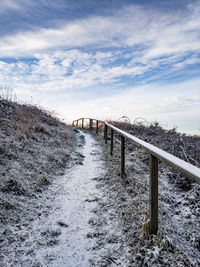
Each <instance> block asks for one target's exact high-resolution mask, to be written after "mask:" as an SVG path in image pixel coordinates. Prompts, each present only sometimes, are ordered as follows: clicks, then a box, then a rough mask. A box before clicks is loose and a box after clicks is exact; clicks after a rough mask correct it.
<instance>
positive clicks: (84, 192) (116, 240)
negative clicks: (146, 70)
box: [0, 98, 200, 267]
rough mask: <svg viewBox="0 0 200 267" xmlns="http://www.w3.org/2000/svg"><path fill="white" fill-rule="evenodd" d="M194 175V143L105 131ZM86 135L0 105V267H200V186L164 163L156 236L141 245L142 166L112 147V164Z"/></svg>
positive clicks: (199, 147) (145, 173) (32, 109)
mask: <svg viewBox="0 0 200 267" xmlns="http://www.w3.org/2000/svg"><path fill="white" fill-rule="evenodd" d="M111 123H113V124H114V125H115V126H117V127H119V128H121V129H123V130H125V131H127V132H129V133H131V134H133V135H135V136H137V137H139V138H141V139H143V140H145V141H147V142H149V143H152V144H154V145H156V146H158V147H160V148H161V149H163V150H166V151H168V152H170V153H172V154H174V155H175V156H177V157H180V158H182V159H184V160H185V161H188V162H190V163H192V164H193V165H196V166H197V167H199V166H200V138H199V137H198V136H186V135H183V134H182V135H181V134H178V133H176V130H175V129H172V130H170V131H165V130H163V129H162V128H161V127H160V126H159V124H157V123H154V124H151V125H148V126H144V125H143V124H134V125H133V124H130V123H123V122H111ZM102 135H103V131H100V132H99V134H98V136H96V135H95V134H94V132H93V131H88V129H72V128H71V127H70V126H67V125H65V124H64V123H63V122H61V121H59V120H58V119H57V118H56V117H55V116H53V115H52V114H50V113H49V112H48V111H46V110H43V109H41V108H38V107H36V106H32V105H25V104H18V103H16V102H12V101H8V100H5V99H3V98H0V178H1V180H0V206H1V209H0V266H1V267H4V266H25V267H29V266H32V267H36V266H38V267H39V266H61V267H62V266H194V267H196V266H199V265H200V261H199V258H200V235H199V230H200V221H199V217H200V216H199V215H200V187H199V185H196V184H193V183H191V182H189V181H188V180H187V178H186V177H183V176H181V175H180V174H179V173H176V172H174V171H173V170H172V169H170V168H168V167H166V166H165V165H164V164H161V166H160V173H159V232H158V234H157V235H153V236H149V235H148V229H147V221H148V198H149V193H148V190H149V189H148V188H149V186H148V178H149V170H148V164H149V162H148V161H149V158H148V155H147V154H146V153H145V152H144V151H143V150H142V149H141V148H139V147H137V146H134V145H133V144H131V143H129V142H127V143H126V177H125V178H121V177H120V168H119V164H120V141H119V137H118V136H115V139H114V140H115V144H114V155H113V156H112V157H110V155H109V154H110V151H109V146H108V145H105V144H104V142H103V138H102Z"/></svg>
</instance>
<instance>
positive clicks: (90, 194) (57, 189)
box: [0, 132, 125, 267]
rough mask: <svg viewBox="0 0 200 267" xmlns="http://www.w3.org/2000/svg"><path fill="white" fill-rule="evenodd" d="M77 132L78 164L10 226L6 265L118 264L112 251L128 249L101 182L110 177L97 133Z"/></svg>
mask: <svg viewBox="0 0 200 267" xmlns="http://www.w3.org/2000/svg"><path fill="white" fill-rule="evenodd" d="M76 134H77V142H78V146H77V147H78V150H77V151H76V152H75V156H74V158H73V160H74V162H75V164H73V166H72V167H70V168H67V170H66V174H65V175H63V176H61V177H59V179H55V180H54V181H53V183H52V184H51V185H49V187H48V188H47V189H46V190H45V191H43V193H42V194H41V195H40V197H39V198H37V199H32V201H31V200H30V202H29V203H26V204H27V205H25V207H26V208H27V210H28V214H29V218H28V220H27V217H25V218H24V222H23V223H20V224H16V225H15V226H12V228H10V229H9V231H11V232H12V235H11V233H10V234H9V233H8V238H9V237H10V238H11V237H12V238H13V240H12V242H10V243H9V244H8V243H7V246H5V247H4V248H1V263H0V266H2V267H4V266H24V267H29V266H44V267H46V266H59V267H62V266H63V267H64V266H65V267H67V266H83V267H84V266H107V265H112V264H114V265H116V261H115V260H116V259H115V258H113V257H111V256H109V255H110V252H111V251H118V252H116V253H117V254H118V255H120V253H121V252H122V250H119V247H120V237H121V232H120V227H119V222H118V221H117V220H116V218H115V219H114V220H112V217H113V216H112V213H115V211H114V210H112V209H111V210H109V211H107V206H108V203H109V199H108V196H107V194H106V193H105V192H104V193H103V190H102V188H101V187H100V186H98V185H99V180H101V179H103V180H105V179H107V176H106V171H105V160H104V155H103V154H102V150H101V147H100V144H99V143H98V142H97V141H96V140H95V139H94V137H93V136H92V135H91V134H89V133H86V132H82V133H79V132H77V133H76ZM21 201H23V198H21ZM104 202H105V203H104ZM29 204H30V207H29ZM104 207H106V209H104ZM33 210H34V211H35V212H36V213H37V214H36V215H33V214H32V212H33ZM110 216H111V217H110ZM113 218H114V217H113ZM99 227H100V228H99ZM5 234H6V233H4V235H5ZM15 236H16V239H15V238H14V237H15ZM116 253H115V255H117V254H116ZM124 256H125V255H124V253H123V255H121V256H120V257H121V258H124ZM120 257H118V259H117V260H118V262H119V260H120ZM103 263H104V264H105V263H106V264H107V265H102V264H103Z"/></svg>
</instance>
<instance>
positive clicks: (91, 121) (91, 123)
mask: <svg viewBox="0 0 200 267" xmlns="http://www.w3.org/2000/svg"><path fill="white" fill-rule="evenodd" d="M92 127H93V120H92V119H90V130H92Z"/></svg>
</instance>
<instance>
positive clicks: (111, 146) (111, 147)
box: [110, 129, 114, 156]
mask: <svg viewBox="0 0 200 267" xmlns="http://www.w3.org/2000/svg"><path fill="white" fill-rule="evenodd" d="M113 135H114V131H113V129H110V155H111V156H112V155H113Z"/></svg>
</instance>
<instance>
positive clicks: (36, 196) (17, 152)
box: [0, 98, 74, 266]
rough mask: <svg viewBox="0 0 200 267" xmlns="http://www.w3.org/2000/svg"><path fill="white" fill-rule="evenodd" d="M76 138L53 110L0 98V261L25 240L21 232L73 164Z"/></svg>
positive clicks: (38, 214)
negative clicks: (19, 232)
mask: <svg viewBox="0 0 200 267" xmlns="http://www.w3.org/2000/svg"><path fill="white" fill-rule="evenodd" d="M73 136H74V135H73V131H72V129H71V128H70V127H67V126H66V125H65V124H64V123H62V122H61V121H59V120H58V119H57V118H56V117H54V116H52V115H51V114H50V113H49V112H48V111H46V110H43V109H41V108H38V107H37V106H33V105H25V104H19V103H15V102H11V101H7V100H5V99H3V98H0V236H1V240H0V251H1V253H0V262H3V259H4V257H6V256H5V255H6V253H7V250H6V249H7V248H8V247H9V246H10V244H11V243H13V242H20V239H21V241H23V240H24V237H22V236H20V234H18V230H20V229H22V228H23V227H25V226H26V225H28V224H29V223H30V221H33V220H35V219H36V218H37V217H38V216H40V213H42V212H43V210H42V206H40V208H38V205H39V204H42V203H43V202H44V201H45V196H44V195H43V192H44V191H45V190H46V188H48V186H49V185H50V184H51V183H52V182H53V181H54V180H55V179H59V177H60V176H61V175H62V174H64V170H65V168H66V167H67V166H69V164H72V153H73V146H72V144H73V140H74V137H73ZM4 266H6V265H4Z"/></svg>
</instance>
